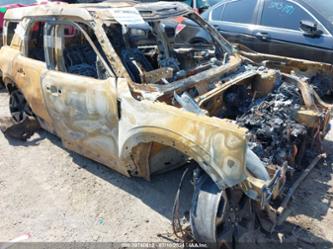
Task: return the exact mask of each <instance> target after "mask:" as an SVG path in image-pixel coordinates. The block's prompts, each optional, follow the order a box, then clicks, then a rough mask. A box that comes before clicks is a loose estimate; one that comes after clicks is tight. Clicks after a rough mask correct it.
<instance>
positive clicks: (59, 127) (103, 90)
mask: <svg viewBox="0 0 333 249" xmlns="http://www.w3.org/2000/svg"><path fill="white" fill-rule="evenodd" d="M49 30H52V28H51V29H49ZM51 34H52V32H51V33H50V32H49V33H48V34H46V36H49V37H46V38H45V40H46V41H47V40H50V35H51ZM91 45H92V44H91ZM92 46H93V45H92ZM55 49H57V48H55ZM59 50H60V49H58V51H59ZM45 53H46V58H47V63H48V70H47V71H46V73H45V74H44V75H42V78H41V86H42V91H43V95H44V101H45V103H46V106H47V110H48V112H49V114H50V116H51V117H52V120H53V126H54V129H55V133H56V134H57V135H58V136H59V137H60V138H61V140H62V142H63V144H64V146H65V147H67V148H68V149H70V150H73V151H75V152H77V153H79V154H82V155H84V156H86V157H88V158H91V159H93V160H95V161H98V162H100V163H103V164H105V165H107V166H109V167H111V168H113V169H115V170H117V171H119V172H121V173H124V172H123V170H122V168H118V166H117V163H116V162H117V160H116V159H117V157H118V142H117V141H118V114H117V97H116V78H114V77H113V76H109V77H106V78H105V79H99V78H94V77H89V76H85V75H78V74H75V73H72V72H68V71H67V72H62V71H60V70H59V69H58V68H57V67H53V66H52V65H50V63H51V60H50V58H51V57H52V53H54V50H53V52H52V49H51V50H50V49H48V48H46V49H45ZM99 56H100V54H99ZM99 56H97V57H99ZM95 58H96V57H95ZM99 59H101V60H103V58H99ZM51 64H52V63H51Z"/></svg>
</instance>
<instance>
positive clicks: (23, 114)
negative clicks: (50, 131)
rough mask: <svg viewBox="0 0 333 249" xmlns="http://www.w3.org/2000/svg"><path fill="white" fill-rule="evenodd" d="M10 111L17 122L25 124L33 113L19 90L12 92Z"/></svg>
mask: <svg viewBox="0 0 333 249" xmlns="http://www.w3.org/2000/svg"><path fill="white" fill-rule="evenodd" d="M9 110H10V113H11V116H12V118H13V119H14V121H15V122H17V123H19V122H23V121H24V120H25V119H26V118H27V117H28V116H33V112H32V110H31V108H30V106H29V104H28V102H27V101H26V99H25V97H24V95H23V94H22V92H21V91H20V90H18V89H15V90H12V91H11V92H10V97H9Z"/></svg>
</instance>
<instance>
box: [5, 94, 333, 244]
mask: <svg viewBox="0 0 333 249" xmlns="http://www.w3.org/2000/svg"><path fill="white" fill-rule="evenodd" d="M7 114H8V98H7V94H6V93H4V92H1V93H0V116H4V115H7ZM325 146H326V149H327V151H328V153H329V158H328V159H327V160H326V161H325V162H322V163H320V165H318V166H317V167H316V168H315V169H314V171H313V172H312V173H311V174H310V176H309V177H308V178H307V180H306V181H305V182H304V183H303V184H302V186H301V188H300V190H299V191H298V192H297V195H296V198H295V200H294V202H293V214H292V215H291V217H290V218H289V219H288V222H286V223H285V224H284V225H283V226H282V227H279V228H278V231H279V232H278V233H275V234H273V235H272V236H269V235H265V234H263V233H258V235H256V236H253V238H255V239H256V240H257V242H268V241H272V240H273V241H282V242H295V241H296V242H297V244H298V245H299V248H324V245H325V247H327V248H330V247H332V248H333V246H332V245H333V244H331V243H333V203H332V199H333V170H332V166H333V165H332V161H333V155H332V151H333V132H331V133H330V135H329V136H328V138H327V141H326V142H325ZM181 174H182V170H177V171H173V172H170V173H168V174H164V175H161V176H157V177H155V178H154V179H153V180H152V182H150V183H149V182H146V181H144V180H141V179H135V178H132V179H129V178H126V177H123V176H121V175H119V174H117V173H115V172H113V171H112V170H109V169H108V168H106V167H104V166H102V165H100V164H97V163H95V162H93V161H91V160H88V159H85V158H84V157H82V156H79V155H77V154H75V153H71V152H69V151H66V150H65V149H63V147H62V145H61V142H60V140H59V139H58V138H56V137H55V136H53V135H50V134H48V133H47V132H43V131H42V132H39V133H38V134H36V135H34V137H33V138H32V139H30V140H29V141H28V142H25V143H23V142H18V141H14V140H7V139H6V138H5V137H4V136H3V134H2V133H1V134H0V241H10V240H13V239H15V238H24V240H25V241H50V242H54V241H59V242H60V241H61V242H62V241H113V242H124V241H132V242H138V241H144V242H157V241H168V239H172V238H173V237H172V236H170V234H171V232H172V229H171V225H170V224H171V222H170V220H171V209H172V203H173V198H174V195H175V192H176V188H177V186H178V181H179V179H180V176H181ZM190 192H191V191H190V190H189V189H188V190H186V193H185V194H186V196H185V201H186V200H188V202H189V201H190V199H191V196H190V195H191V194H190ZM22 235H26V236H25V237H24V236H23V237H20V236H22ZM160 235H162V236H160Z"/></svg>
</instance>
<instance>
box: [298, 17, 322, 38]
mask: <svg viewBox="0 0 333 249" xmlns="http://www.w3.org/2000/svg"><path fill="white" fill-rule="evenodd" d="M300 29H301V30H302V31H303V32H304V35H306V36H310V37H319V36H321V35H322V34H323V31H322V30H320V29H318V24H317V23H316V22H313V21H304V20H302V21H301V23H300Z"/></svg>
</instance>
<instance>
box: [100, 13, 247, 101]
mask: <svg viewBox="0 0 333 249" xmlns="http://www.w3.org/2000/svg"><path fill="white" fill-rule="evenodd" d="M182 15H183V16H187V17H188V18H191V19H192V20H195V21H196V23H198V24H199V25H200V26H202V27H203V28H205V29H206V30H207V32H209V33H210V35H211V36H212V38H213V39H214V40H215V42H216V43H217V44H218V45H219V46H220V47H221V48H222V49H223V51H224V52H225V53H227V54H228V57H229V58H228V61H227V62H225V64H222V65H221V66H219V67H217V68H211V69H208V70H205V71H204V72H200V73H198V74H196V75H193V76H190V77H187V78H185V79H182V80H177V81H174V82H170V83H169V84H167V85H160V84H150V83H147V84H140V83H136V82H134V81H133V80H131V77H130V76H129V73H128V71H127V70H126V68H125V66H124V64H123V63H122V61H121V59H120V57H119V56H118V55H117V53H116V52H115V49H114V47H113V45H112V43H111V41H110V40H109V39H108V36H107V34H106V31H105V29H104V28H103V25H109V24H110V23H117V24H119V23H118V22H116V21H115V20H114V19H104V20H103V21H101V22H100V23H98V25H97V26H98V28H99V30H100V31H102V33H100V34H99V35H98V36H97V37H98V39H103V40H104V42H103V43H104V44H103V45H104V46H106V47H104V48H103V49H104V50H105V48H107V47H109V48H110V47H111V48H112V50H111V51H112V54H113V55H112V57H114V56H115V57H116V58H117V59H116V61H117V64H118V66H119V63H120V64H121V68H122V69H121V72H119V71H118V70H117V71H118V73H120V74H121V76H125V75H126V78H127V80H128V83H129V85H130V86H131V88H132V90H139V91H144V92H158V93H159V94H163V95H164V94H167V93H169V94H172V93H173V92H174V91H176V92H178V91H179V90H181V89H183V88H186V87H189V86H190V85H196V84H197V80H198V79H201V81H210V80H212V79H216V78H217V77H220V76H221V75H224V74H225V73H228V72H229V71H233V70H236V69H237V68H238V67H239V66H240V65H241V63H242V59H241V57H240V55H239V54H238V53H237V50H236V49H235V48H234V47H233V46H232V45H231V44H230V43H229V42H228V41H227V40H226V39H225V38H224V37H223V36H222V35H221V34H220V33H219V32H218V31H217V30H216V29H215V28H214V27H212V26H211V25H210V24H208V23H207V22H206V21H205V20H204V19H202V17H201V16H199V15H197V14H196V13H194V12H193V11H192V10H191V11H189V12H187V13H183V14H182ZM177 16H178V15H168V16H167V17H164V18H163V17H158V18H157V17H154V18H147V17H144V16H143V18H144V20H145V21H147V22H149V21H157V20H162V19H168V18H170V17H177ZM102 37H104V38H102ZM103 45H102V47H103ZM107 50H109V49H107ZM105 53H106V54H109V53H108V52H107V51H105ZM111 64H113V63H112V62H111ZM207 72H210V74H209V73H208V74H207ZM124 74H125V75H124ZM207 75H208V76H207ZM118 76H119V74H118Z"/></svg>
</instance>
